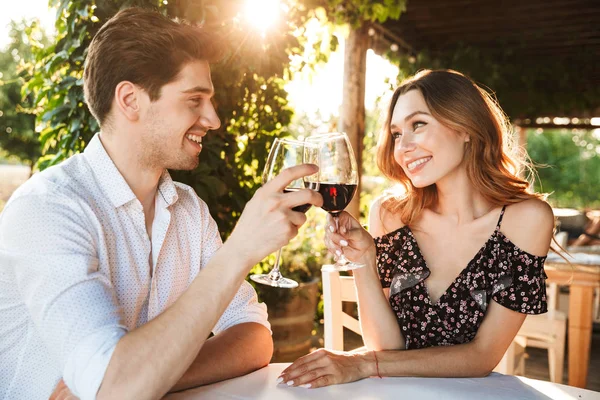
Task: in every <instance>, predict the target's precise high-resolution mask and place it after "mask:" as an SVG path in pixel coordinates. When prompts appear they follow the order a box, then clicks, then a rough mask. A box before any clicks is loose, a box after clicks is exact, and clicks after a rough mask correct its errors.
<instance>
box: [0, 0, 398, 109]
mask: <svg viewBox="0 0 600 400" xmlns="http://www.w3.org/2000/svg"><path fill="white" fill-rule="evenodd" d="M254 1H277V0H254ZM22 18H28V19H30V18H39V19H40V20H41V22H42V26H43V27H44V28H45V30H46V31H47V32H48V33H53V32H54V18H55V12H54V10H49V9H48V0H0V49H2V48H4V47H5V46H6V45H7V44H8V39H9V38H8V24H9V22H10V21H11V20H20V19H22ZM263 24H264V23H263ZM343 66H344V43H343V39H341V40H340V46H339V48H338V50H337V51H336V52H335V53H333V54H332V55H331V57H330V60H329V62H328V63H327V64H322V65H320V66H318V67H317V71H316V74H313V76H312V77H310V76H309V75H308V74H297V75H296V76H295V77H294V80H293V81H292V82H290V83H289V84H288V85H287V86H286V89H287V91H288V92H289V97H288V98H289V100H290V103H291V105H292V106H293V107H295V108H296V109H297V110H299V111H304V112H306V113H314V112H316V111H319V112H320V113H321V115H323V116H325V117H328V116H331V115H338V114H339V108H340V105H341V103H342V84H343V70H344V67H343ZM397 73H398V70H397V68H396V67H395V66H393V65H391V64H390V63H389V62H388V61H387V60H385V59H383V58H382V57H379V56H377V55H376V54H374V53H373V52H372V51H369V52H368V54H367V78H366V93H365V104H366V106H367V108H368V109H370V108H372V107H373V105H374V103H375V99H376V98H377V97H378V96H381V95H382V94H384V93H386V92H387V86H386V84H385V78H386V77H388V78H391V79H392V80H393V79H395V77H396V76H397Z"/></svg>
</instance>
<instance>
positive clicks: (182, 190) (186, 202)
mask: <svg viewBox="0 0 600 400" xmlns="http://www.w3.org/2000/svg"><path fill="white" fill-rule="evenodd" d="M173 184H174V185H175V190H176V191H177V199H178V200H177V204H178V205H179V206H180V207H184V208H186V209H188V210H190V211H194V212H200V213H201V215H202V216H207V217H210V212H209V209H208V204H206V202H205V201H204V200H202V198H201V197H200V196H198V194H197V193H196V191H195V190H194V188H192V187H191V186H190V185H186V184H185V183H181V182H177V181H173Z"/></svg>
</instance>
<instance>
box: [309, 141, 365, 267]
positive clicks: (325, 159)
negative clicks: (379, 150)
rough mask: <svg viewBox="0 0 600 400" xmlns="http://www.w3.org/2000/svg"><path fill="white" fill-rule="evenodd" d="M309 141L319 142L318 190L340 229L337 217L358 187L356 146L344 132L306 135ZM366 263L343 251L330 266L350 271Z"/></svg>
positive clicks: (325, 207) (324, 208)
mask: <svg viewBox="0 0 600 400" xmlns="http://www.w3.org/2000/svg"><path fill="white" fill-rule="evenodd" d="M306 142H307V143H315V144H317V145H318V146H319V152H320V154H321V156H320V164H319V182H320V183H319V188H318V190H319V193H321V195H322V196H323V206H322V207H321V208H322V209H323V210H325V211H327V212H328V213H329V214H331V216H332V217H333V219H334V221H335V227H336V231H338V230H339V221H338V217H339V215H340V213H341V212H342V211H344V209H345V208H346V207H347V206H348V204H350V201H351V200H352V198H353V197H354V194H355V193H356V189H357V187H358V170H357V166H356V158H355V157H354V150H353V149H352V145H351V144H350V140H348V136H347V135H346V134H345V133H340V132H336V133H326V134H322V135H314V136H310V137H308V138H306ZM360 267H364V264H358V263H355V262H352V261H350V260H348V259H347V258H346V257H345V256H344V253H343V252H342V254H341V255H340V256H339V257H338V260H337V262H336V263H335V264H334V265H333V266H332V267H331V269H332V270H335V271H348V270H352V269H356V268H360Z"/></svg>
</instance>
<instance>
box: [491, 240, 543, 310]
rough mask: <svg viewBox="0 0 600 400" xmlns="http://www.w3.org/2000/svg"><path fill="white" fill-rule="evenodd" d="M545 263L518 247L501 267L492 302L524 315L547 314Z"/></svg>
mask: <svg viewBox="0 0 600 400" xmlns="http://www.w3.org/2000/svg"><path fill="white" fill-rule="evenodd" d="M545 260H546V257H539V256H534V255H532V254H529V253H527V252H525V251H522V250H520V249H517V248H515V249H514V250H513V251H512V252H510V253H509V254H508V255H507V257H506V259H505V260H502V262H501V263H500V264H502V265H499V271H500V273H499V274H498V277H497V279H496V281H495V282H494V286H493V288H492V299H493V300H494V301H495V302H496V303H498V304H500V305H502V306H504V307H506V308H509V309H511V310H513V311H517V312H519V313H522V314H543V313H545V312H547V311H548V304H547V301H546V278H547V276H546V273H545V272H544V261H545Z"/></svg>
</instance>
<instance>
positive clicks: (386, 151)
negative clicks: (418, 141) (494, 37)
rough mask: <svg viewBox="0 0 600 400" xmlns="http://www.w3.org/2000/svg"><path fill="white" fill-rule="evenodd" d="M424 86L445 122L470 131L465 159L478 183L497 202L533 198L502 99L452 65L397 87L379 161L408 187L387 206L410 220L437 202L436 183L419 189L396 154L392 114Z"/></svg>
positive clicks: (428, 100)
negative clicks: (401, 100) (400, 100)
mask: <svg viewBox="0 0 600 400" xmlns="http://www.w3.org/2000/svg"><path fill="white" fill-rule="evenodd" d="M410 90H419V91H420V92H421V94H422V95H423V98H424V99H425V102H426V104H427V106H428V107H429V110H430V111H431V114H432V115H433V117H435V118H436V119H437V120H438V121H440V123H442V124H443V125H445V126H447V127H449V128H451V129H453V130H455V131H457V132H466V133H467V135H469V138H470V141H469V142H467V143H466V148H465V155H464V157H465V159H464V161H465V163H466V170H467V175H468V177H469V179H470V181H471V182H472V184H473V185H474V186H475V188H476V189H477V190H478V191H479V192H480V193H481V194H482V195H483V197H484V198H485V199H486V200H487V201H489V202H490V203H491V204H493V205H494V206H501V205H508V204H514V203H518V202H521V201H523V200H527V199H532V198H539V199H543V198H545V195H543V194H539V193H533V192H532V190H531V186H532V185H531V184H530V182H528V181H527V180H526V179H523V178H521V177H520V174H521V172H522V170H523V169H524V168H528V165H527V163H526V162H525V159H524V157H523V156H521V157H519V156H518V155H517V154H515V153H511V150H512V149H511V145H512V140H511V136H510V133H511V131H510V124H509V122H508V119H507V117H506V115H505V114H504V112H503V111H502V109H501V108H500V106H499V105H498V103H497V102H496V101H495V100H494V98H493V97H492V96H491V95H490V94H489V93H488V92H486V91H485V90H483V89H481V88H480V87H479V86H477V85H476V84H475V83H474V82H473V81H472V80H471V79H469V78H468V77H466V76H465V75H463V74H461V73H459V72H456V71H452V70H436V71H431V70H425V71H421V72H419V73H418V74H416V75H415V76H413V77H411V78H409V79H408V80H405V81H404V82H402V84H401V85H400V86H399V87H398V88H397V89H396V91H395V92H394V94H393V96H392V99H391V102H390V106H389V109H388V113H387V118H386V121H385V125H384V128H383V130H382V131H381V134H380V136H379V141H378V149H377V165H378V166H379V169H380V170H381V172H382V173H383V174H384V175H385V176H386V177H388V178H389V179H390V180H392V181H393V182H395V183H398V184H400V185H401V186H403V187H404V189H405V193H404V194H403V195H401V196H389V197H387V198H386V199H385V200H384V202H383V204H382V206H383V207H384V208H385V209H386V210H388V211H390V212H391V213H393V214H396V213H399V215H400V218H401V220H402V222H403V223H404V224H406V225H410V224H411V222H412V221H414V220H415V219H416V218H417V217H418V216H419V215H420V214H421V212H422V211H423V209H425V208H428V207H431V206H433V205H435V203H436V201H437V190H436V188H435V185H430V186H427V187H425V188H416V187H414V186H413V185H412V183H411V181H410V179H409V178H408V177H407V176H406V174H405V173H404V171H403V170H402V168H401V167H400V166H399V165H398V164H397V163H396V161H395V159H394V139H393V138H392V134H391V131H390V123H391V119H392V113H393V111H394V107H395V106H396V102H397V101H398V98H399V97H400V96H401V95H403V94H405V93H406V92H408V91H410Z"/></svg>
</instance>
